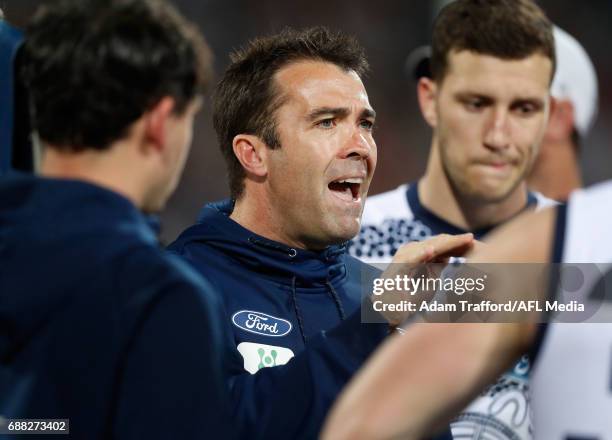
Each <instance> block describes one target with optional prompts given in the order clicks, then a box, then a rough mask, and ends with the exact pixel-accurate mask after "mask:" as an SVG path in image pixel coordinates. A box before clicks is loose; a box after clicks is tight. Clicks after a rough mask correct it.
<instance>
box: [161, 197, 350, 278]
mask: <svg viewBox="0 0 612 440" xmlns="http://www.w3.org/2000/svg"><path fill="white" fill-rule="evenodd" d="M232 210H233V203H232V201H231V200H229V199H228V200H223V201H220V202H215V203H210V204H207V205H206V206H204V208H203V209H202V210H201V212H200V214H199V216H198V222H197V223H196V224H195V225H193V226H191V227H190V228H188V229H187V230H185V231H184V232H183V233H182V234H181V235H180V236H179V238H178V239H177V240H176V242H175V243H173V244H172V245H171V246H170V249H171V250H180V248H181V247H183V246H184V245H186V244H188V243H190V242H200V243H203V244H205V245H207V246H210V247H212V248H215V249H218V250H219V251H221V252H223V253H225V254H230V255H232V257H233V258H236V259H237V260H239V262H240V264H241V265H243V266H244V267H247V268H251V269H252V270H254V271H257V272H258V273H260V274H264V275H266V276H268V277H270V278H273V279H274V280H276V281H278V282H281V283H291V282H293V280H295V282H296V283H297V284H298V285H300V286H309V285H323V284H327V283H328V282H331V283H334V284H335V283H336V282H339V281H341V280H342V279H343V278H344V277H345V276H346V264H345V263H346V258H347V256H346V253H345V252H346V244H342V245H335V246H329V247H327V248H326V249H324V250H321V251H309V250H304V249H299V248H293V247H290V246H287V245H284V244H282V243H279V242H276V241H273V240H269V239H267V238H265V237H262V236H260V235H257V234H255V233H254V232H252V231H250V230H248V229H246V228H244V227H243V226H241V225H240V224H238V223H237V222H235V221H234V220H232V219H231V218H230V214H231V213H232Z"/></svg>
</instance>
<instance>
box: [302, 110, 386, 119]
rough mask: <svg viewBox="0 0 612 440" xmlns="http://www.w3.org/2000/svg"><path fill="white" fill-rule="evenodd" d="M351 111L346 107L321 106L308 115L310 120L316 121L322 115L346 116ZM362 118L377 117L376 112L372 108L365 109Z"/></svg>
mask: <svg viewBox="0 0 612 440" xmlns="http://www.w3.org/2000/svg"><path fill="white" fill-rule="evenodd" d="M350 113H351V111H350V110H349V109H348V108H346V107H319V108H316V109H314V110H313V111H311V112H310V114H309V115H308V120H309V121H314V120H316V119H318V118H319V117H321V116H333V117H335V118H341V119H342V118H346V117H347V116H348V115H349V114H350ZM361 118H376V112H375V111H374V110H372V109H370V108H366V109H363V111H362V112H361Z"/></svg>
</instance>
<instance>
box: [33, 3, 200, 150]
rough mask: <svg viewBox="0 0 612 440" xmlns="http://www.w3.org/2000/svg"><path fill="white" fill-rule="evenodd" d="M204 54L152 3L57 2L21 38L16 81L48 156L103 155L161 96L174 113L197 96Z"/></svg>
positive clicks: (183, 26) (190, 31) (190, 30)
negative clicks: (54, 151)
mask: <svg viewBox="0 0 612 440" xmlns="http://www.w3.org/2000/svg"><path fill="white" fill-rule="evenodd" d="M211 73H212V66H211V53H210V50H209V49H208V47H207V45H206V43H205V42H204V40H203V37H202V36H201V34H200V33H199V32H198V31H197V29H196V28H195V27H194V26H193V25H192V24H190V23H189V22H187V21H186V20H185V19H184V18H182V17H181V16H180V14H179V13H178V12H177V11H176V10H175V9H174V8H173V7H171V6H170V5H169V4H167V3H165V2H163V1H158V0H64V1H61V2H59V3H53V4H49V5H45V6H43V7H41V8H40V9H39V10H38V11H37V13H36V15H35V16H34V18H33V19H32V21H31V23H30V24H29V26H28V27H27V30H26V43H25V45H24V48H23V61H22V68H21V75H22V78H23V80H24V82H25V85H26V87H27V88H28V90H29V93H30V104H31V105H30V106H31V113H32V115H31V116H32V123H33V128H34V129H35V130H37V131H38V134H39V135H40V138H41V139H42V140H43V141H45V142H48V143H50V144H51V145H53V146H54V147H55V148H58V149H62V150H69V151H81V150H84V149H96V150H104V149H106V148H108V147H109V146H110V144H111V143H112V142H114V141H116V140H118V139H121V138H122V137H124V136H125V135H126V134H127V130H128V129H129V127H130V125H131V124H132V123H133V122H134V121H136V120H137V119H138V118H139V117H140V116H142V114H143V113H145V112H146V111H147V110H148V109H150V108H151V107H152V106H154V105H155V104H156V103H158V102H159V100H160V99H162V98H163V97H164V96H170V97H172V98H174V100H175V102H176V107H175V113H176V114H181V113H182V112H183V111H184V110H185V109H186V107H187V105H188V104H189V102H190V101H191V100H192V99H193V98H195V97H196V96H197V95H199V94H201V93H203V92H204V90H205V88H206V87H207V85H208V83H209V82H210V79H211Z"/></svg>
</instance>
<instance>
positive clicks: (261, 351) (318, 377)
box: [169, 201, 388, 438]
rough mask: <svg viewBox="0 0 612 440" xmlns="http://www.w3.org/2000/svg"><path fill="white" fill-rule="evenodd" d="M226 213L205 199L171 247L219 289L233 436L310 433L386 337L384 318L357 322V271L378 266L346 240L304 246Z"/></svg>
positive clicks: (370, 271)
mask: <svg viewBox="0 0 612 440" xmlns="http://www.w3.org/2000/svg"><path fill="white" fill-rule="evenodd" d="M231 210H232V205H231V203H230V202H229V201H226V202H221V203H217V204H214V205H207V206H206V207H205V208H204V209H203V211H202V213H201V216H200V219H199V223H197V224H196V225H194V226H192V227H190V228H188V229H187V230H186V231H185V232H183V233H182V234H181V235H180V237H179V238H178V239H177V240H176V241H175V242H174V243H173V244H172V245H170V247H169V249H170V250H171V251H173V252H175V253H177V254H179V255H181V256H182V257H184V258H185V259H186V260H187V261H189V262H190V263H191V264H192V265H193V266H194V267H195V268H196V269H197V270H198V271H199V272H200V273H202V274H204V275H205V277H206V278H207V279H208V280H209V281H210V282H211V283H212V284H213V286H214V287H215V288H216V289H215V291H216V292H218V293H220V294H221V296H222V299H223V303H224V305H225V315H224V316H223V320H224V322H225V324H226V325H227V327H228V329H230V331H231V332H232V334H233V338H234V342H233V346H232V347H231V348H232V349H233V351H234V354H233V356H232V358H231V364H230V365H229V366H228V368H229V370H228V371H229V374H230V376H231V378H230V387H231V393H232V399H233V405H234V419H235V420H236V423H237V425H240V427H241V428H240V429H241V430H240V434H241V437H245V438H247V437H248V438H314V437H316V435H317V434H318V431H319V429H320V428H321V425H322V423H323V421H324V417H325V414H326V413H327V411H328V409H329V407H330V405H331V404H332V403H333V400H334V398H335V397H336V396H337V394H338V393H339V391H340V390H341V388H342V387H343V386H344V385H345V384H346V382H347V381H348V379H350V377H351V375H352V374H353V373H354V372H355V371H356V370H357V369H358V368H359V367H360V366H361V364H362V363H363V361H364V360H365V359H366V358H367V356H368V355H369V354H370V353H371V352H372V351H373V350H374V349H375V348H376V346H377V345H378V344H379V342H380V341H381V340H382V339H383V338H384V337H385V336H386V335H387V334H388V326H387V325H383V324H361V315H360V310H359V306H360V303H361V296H362V295H361V290H362V288H361V286H362V277H364V278H363V279H364V280H365V279H366V278H367V277H373V276H376V275H377V274H378V272H377V271H376V270H375V269H374V268H372V267H371V266H367V265H365V264H363V263H361V262H360V261H359V260H357V259H355V258H353V257H350V256H348V255H346V254H345V249H344V246H331V247H329V248H327V249H326V250H324V251H321V252H311V251H305V250H301V249H293V248H290V247H288V246H285V245H283V244H281V243H278V242H274V241H271V240H268V239H266V238H264V237H261V236H259V235H256V234H254V233H253V232H251V231H249V230H247V229H245V228H243V227H242V226H240V225H239V224H238V223H236V222H234V221H233V220H232V219H230V218H229V215H230V213H231ZM332 328H333V330H330V329H332ZM324 330H328V331H324ZM294 356H295V357H294ZM290 359H291V361H290V362H288V361H289V360H290ZM287 362H288V363H287ZM283 364H286V365H283ZM270 366H274V367H275V368H263V367H270ZM250 373H256V374H250Z"/></svg>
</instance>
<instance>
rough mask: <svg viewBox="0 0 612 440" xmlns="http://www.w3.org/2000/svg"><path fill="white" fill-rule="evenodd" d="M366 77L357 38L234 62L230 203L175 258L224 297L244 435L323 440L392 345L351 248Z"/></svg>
mask: <svg viewBox="0 0 612 440" xmlns="http://www.w3.org/2000/svg"><path fill="white" fill-rule="evenodd" d="M366 69H367V62H366V60H365V57H364V54H363V51H362V49H361V48H360V46H359V45H358V44H357V43H356V41H355V40H353V39H352V38H349V37H347V36H345V35H343V34H340V33H333V32H330V31H329V30H327V29H324V28H314V29H307V30H304V31H293V30H286V31H284V32H282V33H280V34H277V35H274V36H270V37H265V38H260V39H256V40H254V41H252V42H250V43H249V44H248V45H247V46H246V47H245V48H244V49H242V50H241V51H238V52H237V53H235V54H233V56H232V63H231V65H230V66H229V67H228V69H227V71H226V72H225V74H224V76H223V78H222V80H221V82H220V84H219V86H218V88H217V90H216V93H215V104H214V107H215V111H214V125H215V129H216V130H217V135H218V137H219V144H220V147H221V150H222V151H223V154H224V157H225V159H226V162H227V164H228V170H229V179H230V189H231V193H232V197H233V200H227V201H224V202H221V203H217V204H211V205H207V206H206V207H204V209H203V210H202V212H201V215H200V219H199V222H198V223H197V224H196V225H194V226H192V227H190V228H188V229H187V230H186V231H185V232H183V233H182V234H181V236H180V237H179V238H178V239H177V240H176V241H175V242H174V243H173V244H172V245H171V246H170V249H171V250H172V251H174V252H176V253H178V254H179V255H181V256H183V257H184V258H185V259H186V260H187V261H189V262H190V263H191V264H193V266H194V267H195V268H196V269H197V270H198V271H200V272H201V273H202V274H204V275H205V276H206V277H207V278H208V279H209V280H211V282H212V283H214V285H215V286H217V287H218V288H219V292H220V293H221V294H222V299H223V303H224V305H225V309H226V313H225V316H224V317H223V319H224V321H225V322H226V323H227V325H228V327H230V329H231V330H230V331H231V332H232V334H233V336H234V343H233V344H232V345H233V346H232V347H231V348H232V350H233V352H234V356H233V358H232V359H231V362H230V364H229V365H228V371H229V373H230V375H231V376H232V377H231V379H230V381H229V386H230V389H231V393H232V396H233V399H234V415H235V417H236V420H237V421H238V424H239V425H240V426H241V431H240V434H241V435H244V436H247V435H248V436H250V437H256V438H281V437H283V438H313V437H315V436H316V435H317V434H318V431H319V429H320V426H321V424H322V421H323V418H324V416H325V414H326V412H327V409H328V408H329V406H330V405H331V403H332V402H333V400H334V398H335V396H336V395H337V393H338V392H339V390H340V389H341V387H342V386H343V385H344V384H345V383H346V382H347V381H348V379H349V378H350V377H351V375H352V373H353V372H354V371H355V370H356V369H357V368H359V366H360V365H361V364H362V363H363V361H364V360H365V358H366V357H367V356H368V354H369V353H370V352H371V351H372V350H373V349H374V348H375V347H376V346H377V345H378V343H379V342H380V341H381V340H383V338H384V337H385V336H386V335H387V333H388V325H387V324H371V325H366V324H361V322H360V321H361V314H360V310H359V306H360V303H361V298H362V287H361V286H362V285H364V286H366V285H367V282H366V281H367V280H368V279H369V277H372V276H375V275H376V274H377V272H376V271H374V270H373V268H371V267H368V266H366V265H364V264H363V263H360V262H359V261H358V260H356V259H354V258H352V257H349V256H347V255H346V254H345V246H344V242H346V241H347V240H349V239H350V238H351V237H353V236H354V235H355V234H356V233H357V231H358V230H359V225H360V217H361V211H362V206H363V201H364V199H365V196H366V194H367V191H368V187H369V184H370V180H371V178H372V174H373V172H374V167H375V165H376V144H375V142H374V139H373V137H372V127H373V125H374V117H375V113H374V110H373V108H372V106H371V105H370V103H369V100H368V95H367V93H366V90H365V87H364V85H363V83H362V81H361V76H362V75H363V74H364V73H365V71H366ZM456 240H457V241H455V242H454V243H455V244H454V245H453V246H462V245H466V244H467V245H469V244H470V243H471V240H472V238H471V236H469V235H468V236H464V237H460V238H459V239H456ZM451 241H452V240H451ZM449 242H450V241H449ZM451 247H452V246H451ZM423 250H425V248H423ZM439 251H441V249H435V252H439ZM423 255H425V254H424V253H423V254H422V255H421V256H423ZM419 258H420V257H419ZM400 260H401V259H400ZM403 261H405V260H403ZM411 261H413V262H416V261H420V260H419V259H416V260H411ZM363 293H364V294H365V293H366V292H365V290H364V292H363ZM266 367H274V368H266Z"/></svg>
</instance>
